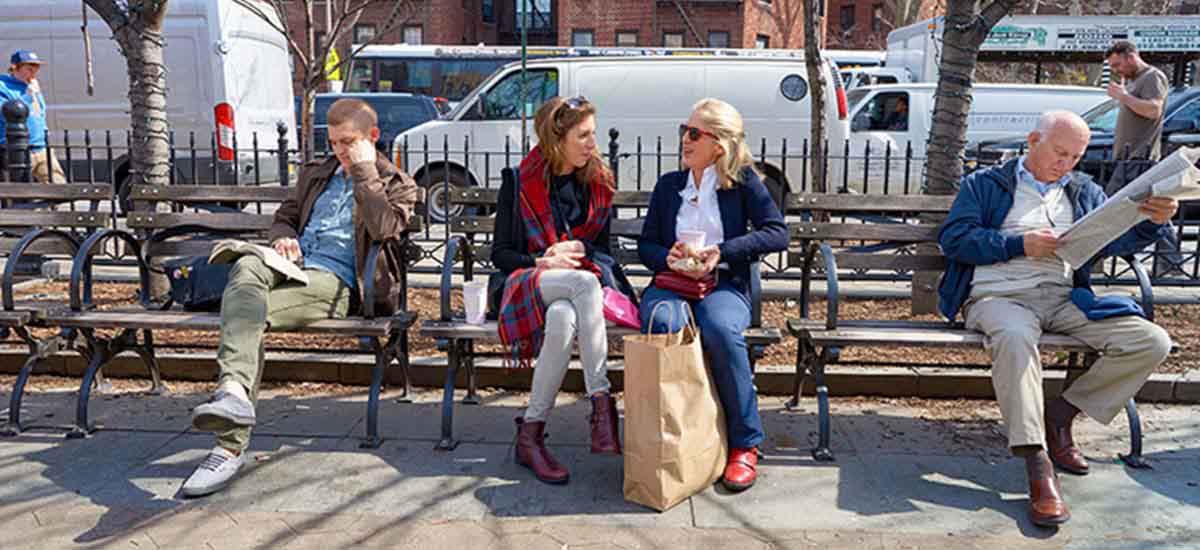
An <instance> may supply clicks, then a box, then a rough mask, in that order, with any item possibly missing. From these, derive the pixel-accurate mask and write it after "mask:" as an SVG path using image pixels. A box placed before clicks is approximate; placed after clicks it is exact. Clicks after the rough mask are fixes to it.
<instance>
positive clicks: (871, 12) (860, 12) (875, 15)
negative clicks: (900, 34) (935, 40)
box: [825, 0, 945, 50]
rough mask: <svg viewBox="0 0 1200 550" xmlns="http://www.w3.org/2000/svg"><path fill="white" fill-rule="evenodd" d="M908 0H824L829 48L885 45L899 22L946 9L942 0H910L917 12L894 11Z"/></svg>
mask: <svg viewBox="0 0 1200 550" xmlns="http://www.w3.org/2000/svg"><path fill="white" fill-rule="evenodd" d="M907 1H909V0H891V1H887V0H827V2H828V5H827V7H826V13H827V14H829V15H828V17H826V29H827V32H826V35H825V42H826V47H828V48H848V49H868V50H876V49H882V48H886V47H887V35H888V33H889V32H892V31H894V30H896V27H898V26H901V27H902V26H905V25H908V24H911V23H913V22H916V21H923V20H925V19H929V18H931V17H934V16H935V15H938V14H939V13H942V12H944V11H945V8H944V6H945V0H911V1H912V2H918V1H919V2H920V6H919V7H918V6H916V5H913V6H912V8H913V9H916V13H915V14H913V15H910V16H908V17H907V18H906V17H905V16H904V15H901V14H897V13H895V10H897V9H903V8H902V6H905V5H906V4H907Z"/></svg>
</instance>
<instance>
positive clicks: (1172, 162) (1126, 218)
mask: <svg viewBox="0 0 1200 550" xmlns="http://www.w3.org/2000/svg"><path fill="white" fill-rule="evenodd" d="M1197 160H1200V148H1188V147H1181V148H1180V149H1179V150H1178V151H1175V153H1174V154H1172V155H1171V156H1168V157H1167V158H1165V159H1163V160H1162V161H1160V162H1159V163H1158V164H1155V165H1154V166H1152V167H1150V169H1149V170H1147V171H1146V172H1145V173H1143V174H1142V175H1141V176H1138V178H1137V179H1135V180H1133V181H1132V182H1130V183H1129V184H1128V185H1126V186H1125V187H1123V188H1121V190H1120V191H1118V192H1117V193H1116V194H1114V195H1113V196H1111V197H1109V198H1108V200H1107V201H1105V202H1104V204H1102V205H1100V207H1099V208H1097V209H1095V210H1092V211H1091V212H1088V213H1087V215H1085V216H1084V217H1083V218H1081V219H1079V220H1077V221H1076V222H1075V223H1074V224H1072V225H1071V227H1069V228H1067V230H1066V231H1064V232H1063V233H1062V234H1061V235H1059V236H1058V250H1057V251H1055V254H1056V255H1058V257H1059V258H1061V259H1062V260H1063V261H1064V262H1066V263H1067V264H1068V265H1070V266H1071V268H1072V269H1078V268H1079V267H1080V266H1082V265H1084V264H1085V263H1087V261H1088V260H1091V259H1092V257H1094V256H1095V255H1096V254H1097V253H1099V252H1100V251H1101V250H1103V249H1104V247H1105V246H1108V243H1111V242H1113V241H1114V240H1116V239H1117V237H1120V236H1121V235H1123V234H1125V232H1126V231H1129V230H1130V229H1131V228H1132V227H1133V226H1135V225H1137V224H1138V223H1141V222H1142V221H1144V220H1147V219H1149V216H1146V215H1145V214H1143V213H1141V212H1139V211H1138V205H1139V203H1141V202H1142V201H1144V200H1146V199H1148V198H1150V197H1173V198H1175V199H1176V200H1180V201H1186V200H1197V199H1200V169H1197V168H1196V161H1197Z"/></svg>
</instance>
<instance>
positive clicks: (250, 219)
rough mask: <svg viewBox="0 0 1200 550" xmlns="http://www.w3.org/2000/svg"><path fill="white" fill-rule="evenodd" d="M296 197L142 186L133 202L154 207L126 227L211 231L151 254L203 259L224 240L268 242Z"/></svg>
mask: <svg viewBox="0 0 1200 550" xmlns="http://www.w3.org/2000/svg"><path fill="white" fill-rule="evenodd" d="M295 192H296V188H295V187H278V186H261V187H259V186H232V185H173V186H153V185H136V186H134V187H133V189H132V190H131V191H130V194H129V197H130V199H131V200H133V201H135V202H136V201H141V202H144V203H149V209H147V210H138V211H134V212H130V213H129V214H128V215H127V216H126V218H125V223H126V224H127V225H128V226H129V228H130V229H134V230H139V231H141V232H143V233H145V234H147V235H153V234H156V233H160V232H162V231H164V230H167V229H170V228H174V227H178V226H195V227H203V228H207V229H211V230H213V232H212V233H203V232H198V233H190V234H188V235H186V236H182V237H180V238H176V239H172V240H166V241H154V242H151V244H150V245H149V246H148V247H147V251H146V255H147V256H148V257H149V256H194V255H203V254H208V252H209V250H210V249H211V248H212V245H213V243H214V242H215V241H216V240H219V239H225V238H238V239H242V240H247V241H251V242H256V241H261V242H265V241H266V237H267V231H268V230H269V229H270V228H271V224H272V223H273V222H274V220H275V210H276V209H277V208H278V207H279V205H280V204H281V203H283V201H285V200H287V199H288V198H290V197H292V196H293V195H294V194H295ZM160 203H166V204H167V206H168V208H165V209H164V208H160V207H159V204H160ZM158 210H170V211H169V212H160V211H158ZM419 222H420V220H419V218H417V219H415V220H414V223H411V224H409V225H410V227H409V231H419V230H420V223H419Z"/></svg>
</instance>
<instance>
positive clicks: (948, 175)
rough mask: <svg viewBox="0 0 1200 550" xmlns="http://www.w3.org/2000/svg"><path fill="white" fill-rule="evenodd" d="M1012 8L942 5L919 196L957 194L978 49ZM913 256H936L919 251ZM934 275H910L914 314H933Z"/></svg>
mask: <svg viewBox="0 0 1200 550" xmlns="http://www.w3.org/2000/svg"><path fill="white" fill-rule="evenodd" d="M1016 3H1017V0H995V1H994V2H992V3H991V4H988V5H987V6H986V7H984V8H983V9H982V10H981V11H980V12H978V13H977V12H976V11H975V8H974V6H973V5H972V4H973V3H972V2H966V1H956V2H949V3H948V5H947V6H946V18H945V26H946V29H945V32H944V33H943V34H942V39H943V44H942V48H941V55H942V58H941V60H940V62H939V67H938V85H937V92H936V97H935V98H934V103H933V126H932V128H930V130H929V141H928V142H927V144H926V147H925V150H926V158H925V185H924V189H923V192H924V193H925V194H928V195H952V194H954V193H956V192H957V191H958V184H959V180H960V179H961V178H962V172H963V152H964V151H963V150H964V147H965V146H966V138H967V114H968V113H969V112H970V110H971V83H972V81H973V80H974V78H975V64H976V62H977V61H978V59H979V47H980V46H982V45H983V41H984V40H985V39H986V38H987V35H988V32H989V31H991V29H992V26H994V25H995V24H996V22H997V21H999V20H1000V18H1001V17H1003V16H1004V15H1006V14H1008V13H1009V12H1010V11H1012V8H1013V6H1015V5H1016ZM922 222H923V223H930V224H940V223H941V222H942V220H941V219H940V218H934V217H929V218H926V219H923V220H922ZM929 248H933V247H932V246H930V247H929ZM917 252H918V253H930V252H932V253H936V251H933V250H925V249H923V248H922V249H920V250H918V251H917ZM940 275H941V274H940V273H937V272H918V273H915V274H914V275H913V301H912V304H913V313H914V314H922V313H934V312H936V311H937V293H936V289H937V283H938V278H939V277H940Z"/></svg>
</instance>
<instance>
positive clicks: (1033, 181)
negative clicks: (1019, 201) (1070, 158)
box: [1017, 155, 1071, 197]
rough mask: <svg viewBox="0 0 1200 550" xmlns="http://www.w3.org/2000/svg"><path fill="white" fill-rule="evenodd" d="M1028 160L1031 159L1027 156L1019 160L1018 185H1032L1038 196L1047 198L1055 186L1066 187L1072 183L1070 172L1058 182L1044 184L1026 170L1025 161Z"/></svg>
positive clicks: (1022, 156)
mask: <svg viewBox="0 0 1200 550" xmlns="http://www.w3.org/2000/svg"><path fill="white" fill-rule="evenodd" d="M1027 158H1029V157H1028V156H1026V155H1021V158H1019V159H1017V183H1018V184H1022V183H1024V184H1029V185H1032V186H1033V188H1034V189H1037V192H1038V194H1039V195H1041V196H1043V197H1044V196H1046V193H1049V192H1050V190H1051V189H1053V188H1054V187H1055V186H1058V187H1065V186H1066V185H1067V184H1068V183H1070V182H1071V174H1070V172H1068V173H1067V175H1065V176H1063V177H1061V178H1059V179H1058V181H1052V182H1050V183H1042V182H1040V181H1038V180H1037V178H1035V177H1033V172H1030V171H1029V170H1026V169H1025V159H1027Z"/></svg>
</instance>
